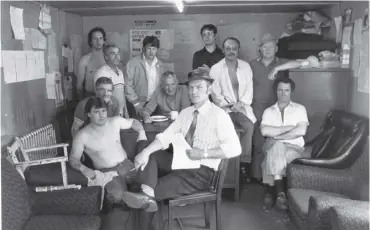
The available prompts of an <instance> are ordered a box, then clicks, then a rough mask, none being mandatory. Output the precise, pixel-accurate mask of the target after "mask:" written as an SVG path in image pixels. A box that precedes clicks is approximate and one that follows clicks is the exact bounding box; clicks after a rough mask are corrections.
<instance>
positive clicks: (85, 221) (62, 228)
mask: <svg viewBox="0 0 370 230" xmlns="http://www.w3.org/2000/svg"><path fill="white" fill-rule="evenodd" d="M100 225H101V220H100V217H99V216H67V215H40V216H33V217H32V218H31V219H30V220H29V221H28V222H27V223H26V226H25V227H24V230H40V229H45V230H47V229H49V230H66V229H68V230H94V229H96V230H99V228H100Z"/></svg>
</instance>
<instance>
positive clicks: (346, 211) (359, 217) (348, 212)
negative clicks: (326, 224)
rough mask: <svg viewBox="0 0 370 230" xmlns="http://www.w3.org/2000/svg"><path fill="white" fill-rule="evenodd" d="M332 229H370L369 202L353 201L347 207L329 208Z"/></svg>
mask: <svg viewBox="0 0 370 230" xmlns="http://www.w3.org/2000/svg"><path fill="white" fill-rule="evenodd" d="M329 216H330V225H331V229H335V230H362V229H369V202H353V203H352V204H351V205H350V206H346V207H333V208H331V209H330V210H329Z"/></svg>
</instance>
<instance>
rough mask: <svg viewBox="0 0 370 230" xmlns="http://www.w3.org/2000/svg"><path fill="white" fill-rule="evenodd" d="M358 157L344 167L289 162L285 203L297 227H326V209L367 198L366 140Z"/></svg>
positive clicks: (354, 204)
mask: <svg viewBox="0 0 370 230" xmlns="http://www.w3.org/2000/svg"><path fill="white" fill-rule="evenodd" d="M363 149H364V150H363V151H361V153H362V154H361V153H360V154H359V155H360V157H359V158H358V159H357V161H356V162H355V163H354V164H353V165H352V166H351V167H350V168H345V169H328V168H319V167H313V166H307V165H297V164H289V165H288V168H287V179H288V207H289V213H290V214H291V216H292V220H293V222H294V223H296V224H297V225H298V227H299V229H300V230H301V229H309V230H327V229H330V219H329V217H328V215H329V214H328V211H329V209H330V208H332V207H335V208H338V210H339V209H341V208H351V207H352V206H357V205H358V204H359V203H362V202H365V203H368V202H369V152H368V144H367V145H366V146H365V147H364V148H363Z"/></svg>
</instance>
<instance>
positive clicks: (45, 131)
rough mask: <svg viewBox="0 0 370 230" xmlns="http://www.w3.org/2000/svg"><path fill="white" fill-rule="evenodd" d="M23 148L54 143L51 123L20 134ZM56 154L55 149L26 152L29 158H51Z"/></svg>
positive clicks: (53, 131)
mask: <svg viewBox="0 0 370 230" xmlns="http://www.w3.org/2000/svg"><path fill="white" fill-rule="evenodd" d="M19 139H20V140H21V142H22V145H23V149H24V150H27V149H31V148H36V147H43V146H49V145H53V144H56V143H57V142H56V136H55V129H54V127H53V125H52V124H48V125H45V126H43V127H41V128H38V129H36V130H34V131H32V132H30V133H27V134H25V135H23V136H20V137H19ZM57 155H58V151H57V149H46V150H38V151H34V152H30V153H28V158H29V160H31V161H32V160H39V159H45V158H51V157H55V156H57Z"/></svg>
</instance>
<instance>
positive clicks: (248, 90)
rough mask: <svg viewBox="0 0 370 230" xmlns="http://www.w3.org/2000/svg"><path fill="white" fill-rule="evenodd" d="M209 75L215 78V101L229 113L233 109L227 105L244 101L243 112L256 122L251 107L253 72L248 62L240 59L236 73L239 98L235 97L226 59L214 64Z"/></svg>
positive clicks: (213, 92) (213, 96)
mask: <svg viewBox="0 0 370 230" xmlns="http://www.w3.org/2000/svg"><path fill="white" fill-rule="evenodd" d="M209 75H210V77H211V78H213V79H214V80H215V81H214V82H213V84H212V99H213V101H214V103H215V104H216V105H218V106H220V107H221V108H223V109H224V110H225V111H226V112H228V113H229V112H231V110H230V109H229V108H228V107H226V106H227V105H229V103H232V104H234V103H236V102H242V104H243V111H242V113H243V114H245V115H246V116H247V117H248V118H249V120H251V121H252V122H253V123H255V122H256V120H257V119H256V116H255V115H254V113H253V109H252V107H251V104H252V99H253V72H252V69H251V67H250V65H249V64H248V62H245V61H243V60H240V59H238V68H237V71H236V75H237V78H238V82H239V89H238V94H239V98H236V97H235V94H234V90H233V86H232V85H231V81H230V77H229V73H228V69H227V66H226V62H225V59H222V60H221V61H219V62H218V63H217V64H215V65H213V66H212V68H211V70H210V72H209Z"/></svg>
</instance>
